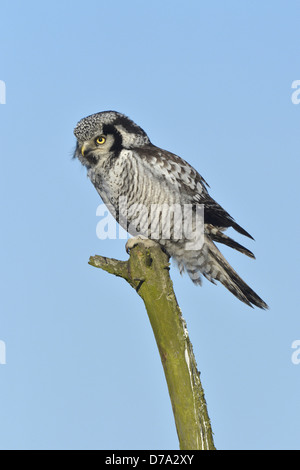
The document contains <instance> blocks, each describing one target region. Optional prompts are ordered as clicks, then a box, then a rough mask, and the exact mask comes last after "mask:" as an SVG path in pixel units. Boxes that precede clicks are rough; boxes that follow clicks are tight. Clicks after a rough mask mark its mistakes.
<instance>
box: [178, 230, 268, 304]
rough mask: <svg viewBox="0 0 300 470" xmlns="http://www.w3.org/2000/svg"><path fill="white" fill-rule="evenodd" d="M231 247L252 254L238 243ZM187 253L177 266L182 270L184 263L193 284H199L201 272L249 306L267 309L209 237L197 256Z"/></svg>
mask: <svg viewBox="0 0 300 470" xmlns="http://www.w3.org/2000/svg"><path fill="white" fill-rule="evenodd" d="M230 240H231V239H230ZM216 241H217V240H216ZM218 241H221V240H218ZM224 241H225V240H223V243H224ZM226 241H227V240H226ZM226 244H229V243H226ZM229 245H230V244H229ZM232 247H233V248H236V249H238V250H239V251H242V252H243V253H245V254H247V255H248V256H251V255H252V253H251V252H248V250H247V252H245V251H244V250H246V249H244V247H241V246H240V245H238V246H232ZM189 254H190V255H191V256H190V257H189V256H187V252H186V253H185V260H184V262H179V268H180V269H181V271H183V265H184V267H185V268H186V270H187V272H188V274H189V276H190V278H191V279H192V281H193V282H194V283H195V284H201V274H203V275H204V276H205V277H206V278H207V279H208V280H209V281H210V282H212V283H213V284H215V281H219V282H221V284H223V286H225V287H226V288H227V289H228V290H229V291H230V292H231V293H232V294H233V295H235V296H236V297H237V298H238V299H239V300H241V301H242V302H244V303H245V304H247V305H249V306H250V307H254V306H255V307H259V308H262V309H268V305H267V304H266V303H265V302H264V301H263V300H262V299H261V298H260V297H259V296H258V295H257V294H256V293H255V292H254V290H252V289H251V287H249V286H248V285H247V284H246V283H245V282H244V281H243V279H241V278H240V276H239V275H238V274H237V272H236V271H235V270H234V269H233V268H232V267H231V266H230V264H229V263H228V261H227V260H226V259H225V258H224V256H223V255H222V253H221V252H220V251H219V250H218V248H217V247H216V245H215V244H214V243H213V241H212V240H211V238H210V237H206V241H205V244H204V246H203V248H202V250H201V252H198V256H197V255H196V253H194V254H192V252H189ZM252 256H253V255H252ZM252 256H251V257H252Z"/></svg>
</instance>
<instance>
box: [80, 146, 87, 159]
mask: <svg viewBox="0 0 300 470" xmlns="http://www.w3.org/2000/svg"><path fill="white" fill-rule="evenodd" d="M85 151H86V145H85V144H83V146H82V147H81V155H82V156H83V157H84V153H85Z"/></svg>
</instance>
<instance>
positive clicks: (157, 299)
mask: <svg viewBox="0 0 300 470" xmlns="http://www.w3.org/2000/svg"><path fill="white" fill-rule="evenodd" d="M130 245H131V247H132V248H131V250H130V258H129V260H128V261H118V260H115V259H111V258H105V257H103V256H97V255H96V256H92V257H91V258H90V260H89V264H91V265H92V266H95V267H97V268H101V269H103V270H104V271H107V272H109V273H111V274H114V275H116V276H119V277H122V278H124V279H125V280H126V281H127V282H128V283H129V284H130V285H131V286H132V287H133V288H134V289H135V290H136V292H137V293H138V294H139V295H140V297H141V298H142V299H143V301H144V303H145V307H146V310H147V313H148V317H149V320H150V323H151V326H152V329H153V333H154V336H155V339H156V343H157V346H158V350H159V354H160V357H161V361H162V365H163V368H164V372H165V377H166V380H167V384H168V389H169V394H170V398H171V403H172V408H173V413H174V418H175V424H176V430H177V434H178V439H179V445H180V449H182V450H188V449H190V450H213V449H215V446H214V442H213V433H212V429H211V424H210V419H209V416H208V412H207V406H206V401H205V398H204V391H203V388H202V385H201V381H200V374H199V372H198V370H197V364H196V360H195V357H194V353H193V348H192V344H191V342H190V339H189V335H188V331H187V327H186V322H185V320H184V318H183V317H182V315H181V311H180V308H179V306H178V303H177V300H176V297H175V293H174V290H173V283H172V281H171V279H170V276H169V257H168V256H167V255H166V254H165V253H164V252H163V251H162V250H161V248H160V246H159V245H158V244H157V243H155V242H153V241H151V240H139V239H130Z"/></svg>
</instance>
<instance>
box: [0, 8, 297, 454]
mask: <svg viewBox="0 0 300 470" xmlns="http://www.w3.org/2000/svg"><path fill="white" fill-rule="evenodd" d="M299 18H300V4H299V2H297V1H292V0H291V1H290V2H288V4H287V3H286V2H284V1H272V2H271V1H265V2H259V1H257V0H254V1H252V2H240V1H238V0H228V1H226V2H223V1H221V0H219V1H213V2H202V1H196V0H195V1H194V0H187V1H186V2H179V1H176V0H173V1H169V0H164V1H157V0H152V1H151V2H148V3H147V4H146V3H145V2H140V1H133V0H128V1H126V2H123V1H114V2H103V1H92V0H86V1H85V2H79V1H74V0H73V1H67V0H62V1H60V2H55V1H54V2H52V3H51V5H46V4H45V3H41V2H37V1H30V0H29V1H28V2H26V3H25V2H20V1H9V2H8V1H2V2H1V29H0V43H1V62H0V80H2V81H3V82H5V84H6V104H0V140H1V165H2V170H1V173H0V197H1V215H2V217H1V218H2V230H1V245H0V246H1V284H0V289H1V293H0V299H1V300H0V341H2V343H1V344H2V345H3V342H4V343H5V346H6V364H2V365H1V364H0V423H1V424H0V448H1V449H177V448H178V441H177V436H176V431H175V426H174V421H173V416H172V410H171V405H170V402H169V397H168V392H167V387H166V383H165V379H164V376H163V370H162V366H161V363H160V359H159V355H158V351H157V348H156V344H155V341H154V338H153V334H152V331H151V328H150V325H149V322H148V318H147V315H146V313H145V311H144V306H143V304H142V301H141V299H140V298H139V297H138V296H137V295H136V294H135V293H134V291H133V290H132V289H131V288H130V287H129V285H127V284H126V283H125V281H123V280H122V279H117V278H114V277H112V276H110V275H108V274H106V273H104V272H102V271H100V270H97V269H95V268H93V267H91V266H89V265H88V263H87V262H88V259H89V256H90V255H93V254H95V253H98V254H102V255H106V256H111V257H114V258H118V259H126V257H127V255H126V253H125V249H124V240H104V241H103V240H99V239H98V238H97V237H96V225H97V222H98V221H99V217H97V216H96V209H97V207H98V205H99V203H100V202H101V201H100V199H99V196H98V194H97V193H96V191H95V189H94V188H93V186H92V184H91V183H90V182H89V181H88V179H87V178H86V174H85V170H84V169H83V168H82V167H81V165H80V164H79V162H78V161H74V160H72V158H71V156H72V152H73V149H74V145H75V139H74V136H73V128H74V126H75V125H76V123H77V121H78V120H79V119H81V118H82V117H84V116H86V115H88V114H92V113H94V112H99V111H104V110H108V109H114V110H117V111H120V112H123V113H125V114H126V115H128V116H130V117H131V118H132V119H133V120H134V121H135V122H137V123H138V124H139V125H140V126H141V127H143V128H144V129H145V130H146V132H147V133H148V135H149V137H150V139H151V140H152V142H153V143H154V144H156V145H158V146H160V147H162V148H165V149H168V150H170V151H172V152H174V153H176V154H178V155H180V156H181V157H183V158H184V159H185V160H187V161H189V163H191V164H192V165H193V166H194V167H195V168H196V169H197V170H198V171H199V173H200V174H201V175H202V176H203V177H204V178H205V179H206V180H207V181H208V183H209V184H210V186H211V191H210V193H211V195H212V197H214V198H215V199H216V200H217V201H218V202H219V203H220V204H221V205H222V206H223V207H224V208H225V209H226V210H227V211H228V212H229V213H230V214H231V215H232V216H233V217H234V218H235V219H236V220H237V222H238V223H239V224H241V225H242V226H243V227H245V229H246V230H247V231H249V232H250V233H251V234H252V235H253V236H254V238H255V240H256V241H255V242H253V241H251V240H246V241H245V240H242V237H241V236H239V235H238V234H237V236H236V239H237V240H238V241H240V242H244V243H246V245H247V246H248V248H249V249H250V250H252V251H254V253H255V255H256V258H257V259H256V260H255V261H253V260H251V259H249V258H247V257H245V256H242V255H241V254H240V253H234V252H232V251H231V250H229V249H222V251H223V253H224V254H226V256H227V258H228V260H229V261H230V262H231V263H232V265H233V266H234V268H235V269H236V270H237V271H238V272H239V274H240V275H241V276H242V277H243V278H244V279H245V281H247V282H248V283H249V284H250V285H251V286H252V287H253V288H254V289H255V290H256V291H257V292H258V294H259V295H261V296H262V297H263V299H264V300H265V301H266V302H267V303H268V304H269V305H270V310H269V311H266V312H265V311H260V310H258V309H255V310H252V309H250V308H248V307H247V306H245V305H243V304H242V303H241V302H239V301H238V300H236V299H235V298H234V297H233V296H232V295H231V294H230V293H229V292H227V291H226V289H225V288H223V286H220V285H218V286H217V287H216V286H213V285H211V284H210V283H208V282H207V281H205V282H204V283H203V287H202V288H199V287H195V286H194V285H193V284H192V283H191V281H190V280H189V279H188V277H186V276H184V277H181V276H180V275H179V273H178V272H177V271H176V269H175V268H174V267H172V269H171V276H172V279H173V281H174V287H175V291H176V295H177V298H178V302H179V304H180V307H181V309H182V312H183V316H184V318H185V319H186V321H187V324H188V330H189V333H190V337H191V340H192V343H193V347H194V352H195V356H196V359H197V363H198V368H199V370H200V371H201V378H202V384H203V387H204V389H205V395H206V400H207V404H208V410H209V415H210V418H211V421H212V428H213V431H214V436H215V444H216V447H217V448H218V449H299V442H300V401H299V388H300V364H299V365H296V364H293V362H292V360H291V358H292V353H293V351H294V350H293V349H292V347H291V345H292V343H293V342H294V341H296V340H299V339H300V312H299V303H300V297H299V261H300V257H299V248H298V241H299V236H300V223H299V212H298V208H299V171H300V164H299V148H300V146H299V144H300V142H299V131H300V104H299V105H296V104H293V102H292V100H291V96H292V93H293V91H295V90H293V89H292V83H293V81H295V80H300V67H299V65H300V60H299V57H300V56H299V44H300V20H299ZM0 362H1V361H0Z"/></svg>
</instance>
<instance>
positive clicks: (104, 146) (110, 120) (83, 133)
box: [74, 111, 150, 168]
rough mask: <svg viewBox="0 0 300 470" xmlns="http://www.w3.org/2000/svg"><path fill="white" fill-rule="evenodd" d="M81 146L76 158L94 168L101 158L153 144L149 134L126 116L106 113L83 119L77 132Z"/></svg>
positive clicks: (78, 145)
mask: <svg viewBox="0 0 300 470" xmlns="http://www.w3.org/2000/svg"><path fill="white" fill-rule="evenodd" d="M74 134H75V137H76V139H77V145H76V149H75V153H74V157H77V158H79V160H80V161H81V163H82V164H83V165H85V166H86V167H88V168H91V167H93V166H95V165H97V163H98V162H99V160H100V159H101V157H103V156H107V155H109V154H111V155H113V154H114V155H118V154H119V152H120V151H121V150H122V149H132V148H136V147H142V146H144V145H147V144H149V143H150V140H149V138H148V136H147V134H146V133H145V132H144V131H143V129H142V128H141V127H139V126H138V125H137V124H135V123H134V122H133V121H131V119H129V118H128V117H127V116H125V115H124V114H121V113H118V112H116V111H103V112H101V113H97V114H92V115H91V116H88V117H85V118H83V119H81V120H80V121H79V122H78V124H77V126H76V127H75V129H74Z"/></svg>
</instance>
